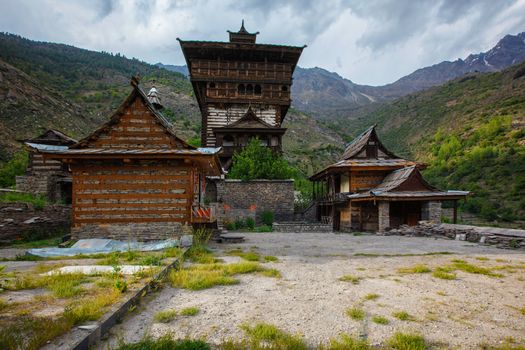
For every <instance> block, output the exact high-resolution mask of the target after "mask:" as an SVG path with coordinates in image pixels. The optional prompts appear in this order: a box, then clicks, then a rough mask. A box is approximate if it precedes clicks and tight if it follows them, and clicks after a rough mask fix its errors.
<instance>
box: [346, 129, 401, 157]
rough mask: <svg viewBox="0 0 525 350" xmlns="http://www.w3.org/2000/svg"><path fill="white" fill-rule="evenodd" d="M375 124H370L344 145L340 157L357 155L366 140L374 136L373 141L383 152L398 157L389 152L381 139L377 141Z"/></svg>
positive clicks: (365, 143)
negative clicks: (344, 147)
mask: <svg viewBox="0 0 525 350" xmlns="http://www.w3.org/2000/svg"><path fill="white" fill-rule="evenodd" d="M376 126H377V125H376V124H374V125H372V126H371V127H369V128H368V129H366V130H365V131H364V132H363V133H361V134H360V135H359V136H357V137H356V138H355V139H353V140H352V142H350V143H349V144H348V145H347V146H346V149H345V151H344V153H343V156H342V157H341V159H350V158H352V157H355V156H356V155H358V154H359V153H360V152H361V151H362V150H363V148H364V147H365V146H366V145H367V144H368V141H369V140H370V138H374V139H375V141H376V142H377V143H378V146H379V147H381V149H382V150H383V152H385V153H386V154H387V155H389V156H390V157H392V158H400V157H398V156H396V155H395V154H393V153H392V152H390V151H389V150H388V149H387V148H386V147H385V146H383V144H382V143H381V141H379V138H378V137H377V133H376V130H375V128H376Z"/></svg>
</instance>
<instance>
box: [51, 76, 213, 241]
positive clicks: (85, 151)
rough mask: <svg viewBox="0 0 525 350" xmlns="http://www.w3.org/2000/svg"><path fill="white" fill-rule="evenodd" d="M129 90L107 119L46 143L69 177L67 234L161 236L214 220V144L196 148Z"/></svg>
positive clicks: (135, 86)
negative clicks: (209, 196)
mask: <svg viewBox="0 0 525 350" xmlns="http://www.w3.org/2000/svg"><path fill="white" fill-rule="evenodd" d="M131 85H132V91H131V93H130V94H129V96H128V97H127V98H126V100H125V101H124V102H123V103H122V105H121V106H120V107H119V108H118V110H117V111H116V112H115V113H114V114H113V116H112V117H111V118H110V120H109V121H108V122H107V123H105V124H103V125H102V126H101V127H99V128H98V129H97V130H95V131H94V132H93V133H91V134H90V135H89V136H87V137H86V138H84V139H82V140H80V141H79V142H77V143H75V144H73V145H71V146H70V147H69V148H68V149H56V150H55V149H47V150H43V151H42V154H44V156H45V157H46V158H47V159H56V160H61V161H62V162H63V163H64V164H67V166H68V167H69V169H70V171H71V174H72V179H73V189H72V193H73V200H72V210H73V214H72V226H73V227H72V230H71V231H72V237H73V238H77V239H78V238H113V239H120V240H139V241H147V240H160V239H168V238H174V237H177V236H178V235H180V234H181V233H182V228H183V226H184V225H185V224H188V225H192V224H208V223H212V222H213V221H214V215H213V212H212V211H211V209H210V208H207V207H205V206H204V204H203V197H204V196H203V193H202V192H203V189H204V188H205V181H206V176H208V175H210V176H219V175H221V174H222V169H221V166H220V163H219V159H218V157H217V152H218V151H219V149H215V148H213V149H212V148H195V147H193V146H191V145H189V144H187V143H186V142H185V141H184V140H182V139H181V138H179V137H178V136H177V135H176V134H175V132H174V130H173V127H172V125H171V124H170V123H169V121H168V120H166V119H165V118H164V116H163V115H162V114H161V112H160V110H159V105H160V97H159V96H158V92H157V91H153V92H154V93H152V92H151V91H150V94H149V95H150V97H151V100H150V99H149V98H148V96H147V95H146V94H145V92H144V91H143V90H142V89H141V87H140V86H139V81H138V79H137V78H132V80H131Z"/></svg>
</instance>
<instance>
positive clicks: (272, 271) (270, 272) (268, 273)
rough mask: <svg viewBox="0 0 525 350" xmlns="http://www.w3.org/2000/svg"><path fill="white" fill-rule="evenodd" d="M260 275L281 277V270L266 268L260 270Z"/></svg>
mask: <svg viewBox="0 0 525 350" xmlns="http://www.w3.org/2000/svg"><path fill="white" fill-rule="evenodd" d="M259 274H260V275H263V276H265V277H274V278H281V277H282V275H281V272H280V271H279V270H277V269H265V270H263V271H261V272H259Z"/></svg>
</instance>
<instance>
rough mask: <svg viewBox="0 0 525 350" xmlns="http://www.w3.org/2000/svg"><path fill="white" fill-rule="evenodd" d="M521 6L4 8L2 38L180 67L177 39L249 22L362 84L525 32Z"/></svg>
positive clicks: (524, 4) (209, 35) (523, 0)
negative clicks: (10, 35) (62, 45)
mask: <svg viewBox="0 0 525 350" xmlns="http://www.w3.org/2000/svg"><path fill="white" fill-rule="evenodd" d="M523 13H525V0H501V1H493V0H479V1H472V0H461V1H457V0H440V1H430V0H426V1H423V0H422V1H418V2H414V1H411V0H368V1H350V0H348V1H345V0H330V1H316V0H290V1H287V2H283V1H278V0H267V1H257V0H246V1H243V2H238V1H234V0H227V1H219V0H209V1H204V0H195V1H191V0H178V1H169V0H156V1H153V0H152V1H146V0H135V1H132V0H93V1H83V0H70V1H68V0H62V1H59V0H40V1H34V0H4V1H2V2H1V3H0V30H2V31H7V32H12V33H16V34H20V35H22V36H25V37H28V38H30V39H34V40H44V41H53V42H61V43H67V44H71V45H75V46H78V47H82V48H87V49H92V50H104V51H109V52H120V53H122V54H124V55H126V56H127V57H137V58H140V59H143V60H145V61H147V62H151V63H156V62H159V61H160V62H163V63H171V64H183V63H184V59H183V57H182V53H181V51H180V47H179V44H178V42H177V41H176V38H177V37H180V38H182V39H186V40H191V39H195V40H220V41H223V40H226V39H227V33H226V30H228V29H230V30H236V29H238V27H239V25H240V20H241V19H242V18H244V19H245V20H246V27H247V29H248V30H250V31H260V32H261V34H260V35H259V37H258V40H259V41H260V42H266V43H276V44H287V45H303V44H308V48H307V49H306V50H305V51H304V54H303V57H302V58H301V61H300V63H299V64H300V65H301V66H305V67H313V66H319V67H323V68H326V69H328V70H331V71H336V72H337V73H339V74H340V75H342V76H344V77H346V78H348V79H351V80H352V81H354V82H356V83H360V84H372V85H377V84H385V83H389V82H392V81H394V80H396V79H398V78H400V77H401V76H403V75H406V74H409V73H410V72H412V71H414V70H416V69H418V68H421V67H423V66H427V65H431V64H435V63H439V62H440V61H443V60H455V59H456V58H459V57H461V58H464V57H465V56H467V55H468V54H469V53H473V52H479V51H484V50H487V49H489V48H490V47H492V46H493V45H494V44H495V43H496V41H497V40H498V39H499V38H501V37H502V36H504V35H505V34H508V33H517V32H520V31H524V30H525V16H523V15H522V14H523Z"/></svg>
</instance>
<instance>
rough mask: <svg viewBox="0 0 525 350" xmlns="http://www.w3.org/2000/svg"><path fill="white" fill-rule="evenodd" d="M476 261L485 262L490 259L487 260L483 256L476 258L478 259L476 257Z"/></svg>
mask: <svg viewBox="0 0 525 350" xmlns="http://www.w3.org/2000/svg"><path fill="white" fill-rule="evenodd" d="M476 260H479V261H487V260H490V259H489V258H487V257H484V256H478V257H476Z"/></svg>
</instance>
